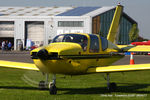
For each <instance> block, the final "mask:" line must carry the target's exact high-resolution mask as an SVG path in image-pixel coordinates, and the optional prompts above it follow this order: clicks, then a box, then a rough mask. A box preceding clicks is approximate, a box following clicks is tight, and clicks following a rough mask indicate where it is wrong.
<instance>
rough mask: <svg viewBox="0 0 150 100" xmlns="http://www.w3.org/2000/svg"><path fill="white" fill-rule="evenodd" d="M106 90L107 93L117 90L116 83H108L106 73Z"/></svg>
mask: <svg viewBox="0 0 150 100" xmlns="http://www.w3.org/2000/svg"><path fill="white" fill-rule="evenodd" d="M107 88H108V91H109V92H115V91H116V90H117V84H116V83H114V82H113V83H110V78H109V73H107Z"/></svg>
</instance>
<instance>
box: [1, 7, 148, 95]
mask: <svg viewBox="0 0 150 100" xmlns="http://www.w3.org/2000/svg"><path fill="white" fill-rule="evenodd" d="M121 12H122V6H120V5H118V6H117V7H116V11H115V14H114V17H113V21H112V24H111V27H110V30H109V33H108V36H107V39H105V38H103V37H101V36H100V35H94V34H85V33H70V34H69V33H68V34H60V35H58V36H56V37H55V38H54V39H53V41H52V43H50V44H49V45H47V46H43V47H39V48H36V49H34V50H32V51H31V53H30V55H31V57H32V59H33V62H34V64H29V63H21V62H10V61H3V60H0V66H1V67H10V68H19V69H28V70H36V71H41V72H42V73H45V74H46V78H47V79H46V81H40V82H39V88H45V87H47V86H48V74H50V73H51V74H53V81H52V82H50V83H49V91H50V94H57V88H56V74H64V75H83V74H92V73H106V75H107V77H106V79H107V87H108V90H109V91H114V90H115V89H116V87H117V86H116V83H110V79H109V74H110V73H112V72H125V71H136V70H149V69H150V64H135V65H113V66H111V64H112V63H113V62H115V61H117V60H119V59H120V58H122V57H123V56H122V55H119V53H120V52H124V51H130V52H132V51H134V52H136V51H137V50H138V49H139V47H136V46H118V45H115V44H114V42H115V39H116V36H117V31H118V26H119V20H120V16H121ZM141 48H144V49H142V50H139V51H150V47H145V46H143V47H141Z"/></svg>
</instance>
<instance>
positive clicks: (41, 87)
mask: <svg viewBox="0 0 150 100" xmlns="http://www.w3.org/2000/svg"><path fill="white" fill-rule="evenodd" d="M46 88H47V84H46V82H45V81H40V82H39V89H40V90H43V89H46Z"/></svg>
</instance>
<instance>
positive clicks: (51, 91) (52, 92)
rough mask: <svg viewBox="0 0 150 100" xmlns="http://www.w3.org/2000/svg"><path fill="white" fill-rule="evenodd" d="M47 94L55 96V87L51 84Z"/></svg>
mask: <svg viewBox="0 0 150 100" xmlns="http://www.w3.org/2000/svg"><path fill="white" fill-rule="evenodd" d="M49 93H50V94H52V95H55V94H57V88H56V85H55V84H53V83H51V82H50V84H49Z"/></svg>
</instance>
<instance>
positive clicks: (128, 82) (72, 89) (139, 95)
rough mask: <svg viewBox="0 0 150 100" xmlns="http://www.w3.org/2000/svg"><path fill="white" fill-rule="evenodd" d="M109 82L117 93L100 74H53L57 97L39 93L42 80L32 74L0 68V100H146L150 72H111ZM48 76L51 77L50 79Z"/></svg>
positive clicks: (44, 91)
mask: <svg viewBox="0 0 150 100" xmlns="http://www.w3.org/2000/svg"><path fill="white" fill-rule="evenodd" d="M110 75H111V81H112V82H116V83H117V85H118V90H117V91H116V92H113V93H109V92H108V91H107V88H106V81H105V80H104V78H103V76H102V74H91V75H83V76H72V77H71V76H66V78H64V76H63V75H57V84H56V86H57V88H58V94H57V95H49V91H48V90H39V89H38V88H37V85H38V82H39V81H40V80H42V79H44V78H45V77H44V76H43V75H42V74H41V73H40V72H36V71H25V70H18V69H8V68H0V100H100V99H103V100H114V99H119V100H120V99H121V100H128V99H132V100H139V99H140V100H141V99H148V98H150V78H149V77H150V71H139V72H126V73H124V74H122V73H113V74H110ZM50 77H51V76H50Z"/></svg>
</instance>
